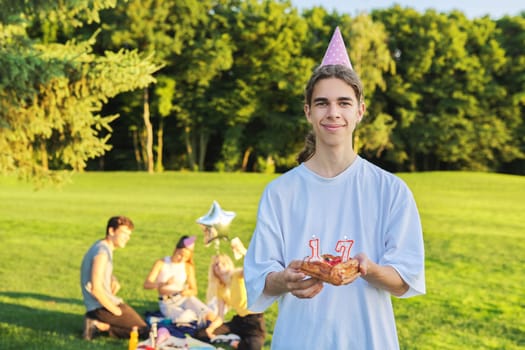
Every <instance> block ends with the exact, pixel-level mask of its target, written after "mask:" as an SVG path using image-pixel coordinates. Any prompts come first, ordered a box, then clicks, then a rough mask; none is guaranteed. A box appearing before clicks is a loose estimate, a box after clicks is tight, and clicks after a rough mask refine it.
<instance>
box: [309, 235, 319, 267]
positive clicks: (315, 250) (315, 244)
mask: <svg viewBox="0 0 525 350" xmlns="http://www.w3.org/2000/svg"><path fill="white" fill-rule="evenodd" d="M309 245H310V248H311V249H312V255H310V256H309V257H308V258H307V259H308V261H316V260H321V257H320V256H319V238H315V236H313V237H312V239H311V240H310V241H309Z"/></svg>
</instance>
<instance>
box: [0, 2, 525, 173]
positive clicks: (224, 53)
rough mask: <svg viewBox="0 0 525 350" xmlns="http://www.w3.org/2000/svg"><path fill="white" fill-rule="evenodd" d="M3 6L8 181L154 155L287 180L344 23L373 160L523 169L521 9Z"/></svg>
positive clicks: (395, 166)
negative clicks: (472, 14)
mask: <svg viewBox="0 0 525 350" xmlns="http://www.w3.org/2000/svg"><path fill="white" fill-rule="evenodd" d="M0 5H1V6H3V7H2V8H3V9H4V11H2V13H1V14H0V30H1V32H2V33H3V35H2V37H1V38H0V128H1V130H0V131H2V132H1V133H0V149H1V150H3V151H0V172H1V173H18V174H19V175H20V176H21V177H26V178H33V179H41V178H45V177H46V176H47V177H52V176H56V175H60V173H59V171H66V172H69V171H71V170H79V171H80V170H83V169H84V168H86V164H87V161H88V160H94V161H92V162H91V164H94V163H96V164H97V166H98V167H100V164H103V165H102V167H103V168H104V167H105V168H107V169H115V168H116V169H122V168H126V169H144V168H147V169H148V170H150V171H153V169H152V168H153V167H152V162H153V159H152V158H153V151H155V152H156V153H155V158H156V159H155V162H156V169H157V171H162V170H163V169H192V170H212V169H222V170H225V171H239V170H242V171H259V170H262V169H263V168H264V167H263V166H262V164H264V162H265V161H263V162H262V163H261V162H259V159H263V160H265V159H270V158H271V159H272V160H273V161H274V165H275V169H276V171H285V170H287V169H289V168H290V167H291V166H293V165H294V164H295V154H296V153H297V152H298V150H300V148H301V147H302V144H303V138H304V136H305V135H306V133H307V131H308V129H309V125H308V123H307V121H306V119H305V118H304V113H303V106H302V103H303V102H302V99H303V97H302V95H303V89H304V85H305V83H306V81H307V79H308V77H309V75H310V73H311V71H312V69H313V68H314V67H315V66H316V65H317V64H319V62H320V60H321V58H322V57H323V54H324V52H325V50H326V45H327V43H328V41H329V39H330V37H331V35H332V33H333V30H334V28H335V27H336V26H339V27H340V28H341V31H342V33H343V37H344V39H345V43H346V46H347V49H348V52H349V56H350V58H351V61H352V63H353V66H354V68H355V69H356V71H357V72H358V73H359V75H360V76H361V78H362V80H363V83H364V86H365V101H366V104H367V113H366V115H365V118H364V120H363V122H362V125H361V126H360V127H359V128H358V130H357V131H356V133H355V138H356V139H355V144H356V146H357V147H358V149H359V151H360V152H361V153H362V154H363V155H366V156H368V157H371V158H372V160H374V161H377V162H380V163H382V164H387V165H388V167H389V169H391V170H411V171H412V170H427V169H429V170H430V169H470V170H489V171H512V172H515V173H520V172H521V171H522V169H523V168H524V165H523V164H525V161H524V160H525V146H524V143H525V136H524V135H525V123H524V120H525V118H524V115H525V107H524V106H525V97H524V96H525V94H524V93H523V91H524V82H525V78H524V74H525V73H524V68H523V67H525V58H524V57H525V55H524V52H523V50H524V49H523V48H524V47H525V41H524V38H525V34H524V33H525V25H524V19H523V16H518V17H504V18H502V19H500V20H497V21H494V20H492V19H490V18H489V17H483V18H474V19H467V18H466V17H465V15H464V14H462V13H461V12H459V11H452V12H450V13H437V12H436V11H433V10H430V11H426V12H425V13H419V12H417V11H416V10H414V9H412V8H409V7H407V8H402V7H400V6H392V7H391V8H387V9H382V10H375V11H373V12H372V13H371V14H366V13H361V14H357V15H356V16H350V15H349V14H339V13H337V12H336V11H333V12H332V13H329V12H327V10H326V9H324V8H323V7H320V6H318V7H314V8H312V9H307V10H305V11H304V12H303V13H302V14H299V13H298V12H297V9H295V8H294V7H292V6H291V3H290V2H289V1H285V0H263V1H260V0H246V1H241V0H219V1H217V0H205V1H198V0H183V1H175V0H165V1H156V0H127V1H125V0H122V1H118V2H117V1H116V0H88V1H80V0H64V1H60V2H56V1H55V2H53V1H49V0H46V1H34V0H24V1H18V2H16V1H15V2H13V1H5V0H0ZM123 48H125V50H123ZM152 74H155V78H156V80H157V81H159V82H160V83H159V84H157V85H152V84H151V83H152V82H153V81H154V79H153V77H152ZM146 87H147V88H146ZM122 92H129V93H126V94H122ZM118 115H125V116H126V120H125V121H120V120H115V118H116V117H117V116H118ZM135 163H136V164H135ZM98 167H97V168H98Z"/></svg>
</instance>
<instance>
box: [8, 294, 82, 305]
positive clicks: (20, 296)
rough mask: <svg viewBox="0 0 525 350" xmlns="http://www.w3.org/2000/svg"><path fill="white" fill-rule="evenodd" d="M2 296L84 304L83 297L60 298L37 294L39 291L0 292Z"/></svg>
mask: <svg viewBox="0 0 525 350" xmlns="http://www.w3.org/2000/svg"><path fill="white" fill-rule="evenodd" d="M0 296H6V297H8V298H11V299H34V300H40V301H44V302H49V303H60V304H74V305H83V302H82V300H81V299H78V298H75V299H73V298H60V297H55V296H51V295H45V294H37V293H26V292H24V293H20V292H0Z"/></svg>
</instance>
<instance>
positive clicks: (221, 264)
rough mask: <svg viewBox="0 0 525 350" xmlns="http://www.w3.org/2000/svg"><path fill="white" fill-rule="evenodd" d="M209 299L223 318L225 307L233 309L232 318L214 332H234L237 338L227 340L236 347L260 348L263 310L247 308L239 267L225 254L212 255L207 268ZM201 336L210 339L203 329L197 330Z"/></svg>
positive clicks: (253, 349)
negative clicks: (254, 310)
mask: <svg viewBox="0 0 525 350" xmlns="http://www.w3.org/2000/svg"><path fill="white" fill-rule="evenodd" d="M206 298H207V302H208V303H212V302H213V300H214V299H215V301H216V302H217V314H218V315H219V317H221V318H222V319H223V320H224V316H225V314H226V311H227V310H229V309H231V310H233V311H234V312H235V315H234V316H233V318H232V319H231V320H230V321H228V322H224V323H223V324H222V325H221V326H220V327H218V328H217V329H215V331H214V332H213V333H214V335H215V336H218V335H223V334H231V333H233V334H236V335H238V336H239V337H240V340H238V341H235V342H233V343H230V345H231V346H232V347H233V348H235V349H238V350H260V349H262V347H263V345H264V339H265V336H266V326H265V321H264V314H263V313H254V312H251V311H250V310H248V308H247V296H246V288H245V286H244V274H243V269H242V268H236V267H235V266H234V264H233V261H232V259H231V258H230V257H229V256H228V255H225V254H219V255H214V256H212V258H211V263H210V267H209V271H208V290H207V293H206ZM196 337H197V338H198V339H200V340H203V341H207V342H213V340H214V339H213V338H211V339H210V338H209V337H208V336H207V334H206V332H198V333H197V335H196Z"/></svg>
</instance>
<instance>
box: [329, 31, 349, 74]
mask: <svg viewBox="0 0 525 350" xmlns="http://www.w3.org/2000/svg"><path fill="white" fill-rule="evenodd" d="M330 64H340V65H343V66H347V67H348V68H350V69H353V68H352V63H350V59H349V58H348V52H346V47H345V43H344V41H343V36H342V35H341V31H340V30H339V27H336V28H335V32H334V34H333V35H332V39H331V40H330V44H328V48H327V49H326V53H325V54H324V57H323V61H322V62H321V66H327V65H330Z"/></svg>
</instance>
